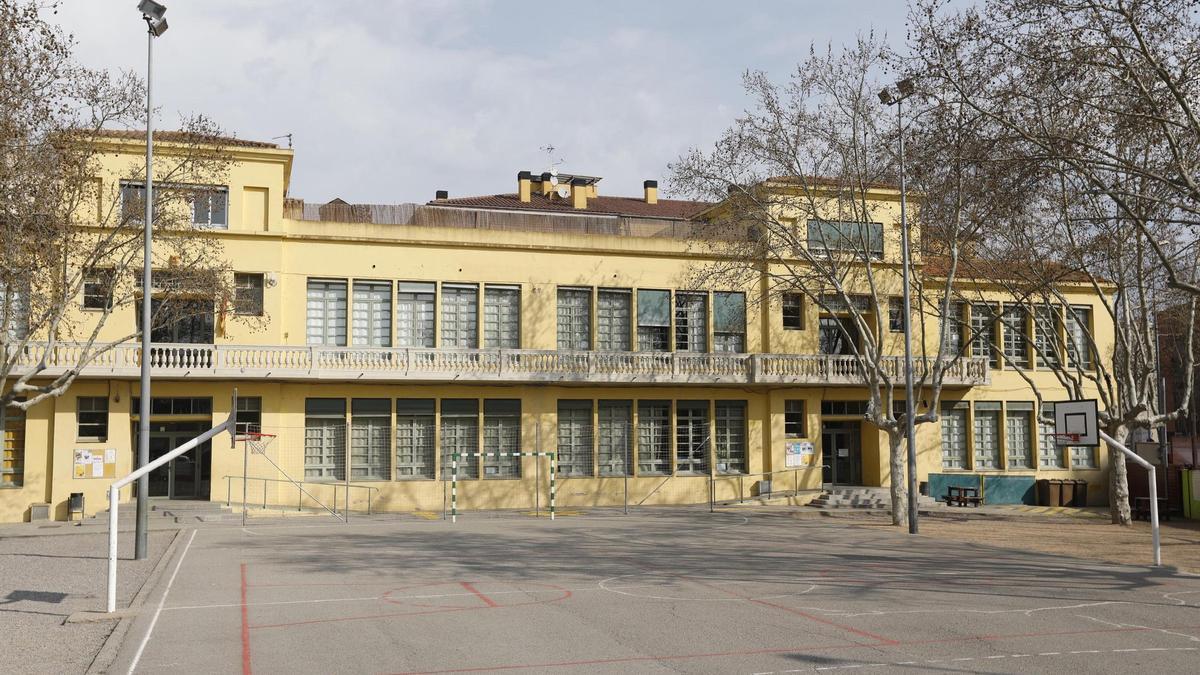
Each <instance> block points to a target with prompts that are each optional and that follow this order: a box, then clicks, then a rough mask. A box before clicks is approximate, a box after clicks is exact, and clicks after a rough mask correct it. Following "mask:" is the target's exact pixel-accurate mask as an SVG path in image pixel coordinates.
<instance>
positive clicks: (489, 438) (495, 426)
mask: <svg viewBox="0 0 1200 675" xmlns="http://www.w3.org/2000/svg"><path fill="white" fill-rule="evenodd" d="M483 451H484V452H491V453H497V454H498V455H500V456H496V457H488V456H486V455H485V456H484V458H483V477H484V478H520V477H521V458H520V457H513V456H512V454H513V453H517V452H521V399H516V398H513V399H507V398H505V399H485V400H484V401H483Z"/></svg>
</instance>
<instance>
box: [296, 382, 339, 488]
mask: <svg viewBox="0 0 1200 675" xmlns="http://www.w3.org/2000/svg"><path fill="white" fill-rule="evenodd" d="M304 478H305V480H345V478H346V400H345V399H341V398H310V399H306V400H305V401H304Z"/></svg>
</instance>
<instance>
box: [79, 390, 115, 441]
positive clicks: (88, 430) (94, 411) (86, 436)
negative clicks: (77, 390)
mask: <svg viewBox="0 0 1200 675" xmlns="http://www.w3.org/2000/svg"><path fill="white" fill-rule="evenodd" d="M75 402H76V408H75V422H76V434H75V435H76V437H77V438H78V439H79V440H81V441H103V440H107V439H108V397H107V396H80V397H78V398H76V399H75Z"/></svg>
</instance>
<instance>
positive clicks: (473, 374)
mask: <svg viewBox="0 0 1200 675" xmlns="http://www.w3.org/2000/svg"><path fill="white" fill-rule="evenodd" d="M8 349H9V350H10V352H9V354H10V355H9V361H10V362H12V361H13V360H15V362H16V363H15V365H16V368H17V372H18V374H19V373H20V372H21V371H22V369H24V368H32V367H35V366H37V365H38V364H41V363H44V364H45V366H46V371H45V374H46V375H49V376H53V375H56V374H58V373H61V372H63V371H65V370H67V369H74V368H77V367H79V365H80V362H81V360H83V359H84V358H88V361H87V363H86V365H84V366H83V367H82V368H81V370H80V374H81V375H82V376H84V377H89V376H91V377H112V376H118V377H120V376H125V377H136V376H137V375H138V374H139V372H140V367H141V347H140V346H139V345H137V344H135V343H132V342H130V343H127V344H126V343H123V344H119V345H116V346H115V347H113V348H112V349H109V350H107V351H104V352H103V353H100V354H96V355H95V356H94V357H89V352H91V353H92V354H95V352H96V350H97V348H95V347H93V348H91V349H89V348H87V347H86V346H84V345H81V344H76V343H69V342H58V343H54V344H53V345H50V344H47V343H29V344H27V345H26V346H25V347H24V348H23V349H21V351H20V352H18V353H15V354H14V353H12V351H11V350H13V349H14V348H13V347H8ZM14 357H15V359H14ZM150 365H151V367H152V368H153V369H154V370H155V371H157V372H159V373H161V374H165V375H172V374H174V375H179V376H186V377H212V378H222V379H227V378H239V377H254V378H257V377H272V378H276V379H289V378H292V379H311V378H321V377H348V378H354V379H361V380H401V379H404V380H425V381H459V382H463V381H510V382H521V381H530V382H546V381H552V382H629V383H664V384H689V383H698V384H754V383H766V384H849V385H853V384H859V383H861V382H862V374H861V366H860V364H859V363H858V361H857V359H855V358H854V357H852V356H840V355H824V354H729V353H713V354H693V353H685V352H600V351H565V350H538V349H441V348H419V347H411V348H408V347H399V348H379V347H320V346H286V345H211V344H157V345H155V346H154V347H153V348H152V349H151V350H150ZM881 365H882V370H883V372H884V373H886V374H887V375H888V376H889V377H892V378H894V379H899V378H901V377H902V376H903V374H904V359H903V357H899V356H888V357H885V358H884V359H883V362H882V364H881ZM932 365H933V359H929V358H918V359H914V371H915V373H916V374H917V376H918V377H920V376H922V375H924V374H926V373H927V372H928V371H929V369H930V368H931V367H932ZM989 381H990V370H989V366H988V360H987V359H986V358H984V357H964V358H961V359H958V360H956V361H954V362H951V363H949V364H947V366H946V370H945V379H944V384H947V385H951V386H954V385H968V386H970V385H982V384H987V383H988V382H989Z"/></svg>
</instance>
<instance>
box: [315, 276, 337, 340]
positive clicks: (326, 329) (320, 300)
mask: <svg viewBox="0 0 1200 675" xmlns="http://www.w3.org/2000/svg"><path fill="white" fill-rule="evenodd" d="M308 344H310V345H324V346H327V347H345V346H346V282H345V281H326V280H320V279H309V280H308Z"/></svg>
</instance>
